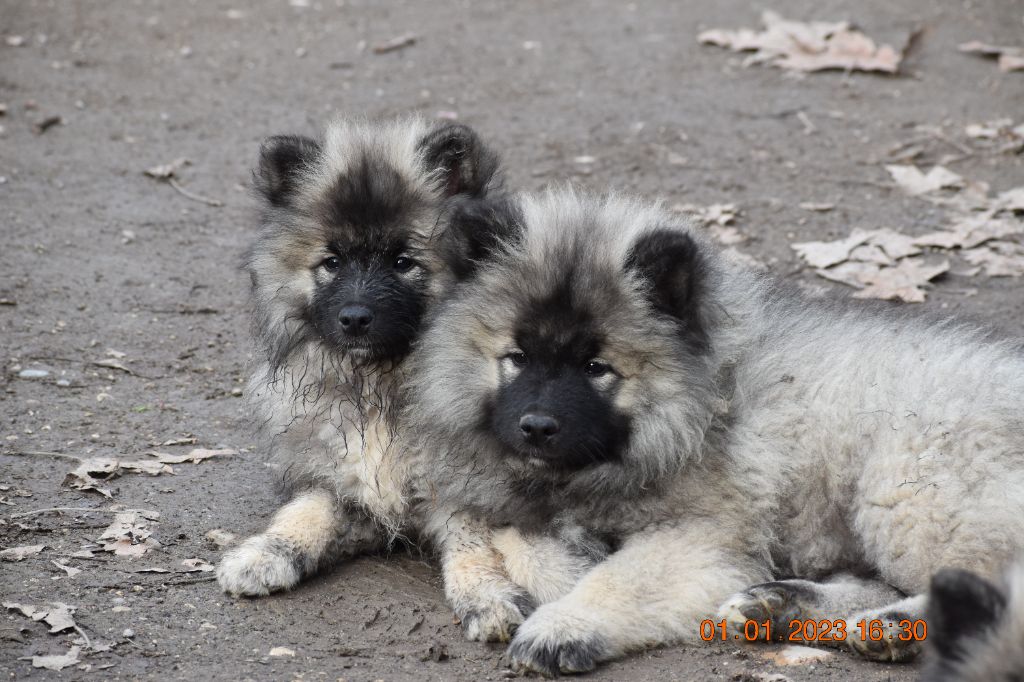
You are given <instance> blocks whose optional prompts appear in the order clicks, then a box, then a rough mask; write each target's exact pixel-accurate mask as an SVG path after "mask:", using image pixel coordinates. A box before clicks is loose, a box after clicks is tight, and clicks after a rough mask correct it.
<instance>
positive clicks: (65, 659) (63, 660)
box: [32, 646, 82, 671]
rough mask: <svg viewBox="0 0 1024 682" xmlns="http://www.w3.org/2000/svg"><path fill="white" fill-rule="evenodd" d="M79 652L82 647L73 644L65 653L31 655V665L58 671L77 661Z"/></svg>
mask: <svg viewBox="0 0 1024 682" xmlns="http://www.w3.org/2000/svg"><path fill="white" fill-rule="evenodd" d="M81 652H82V647H80V646H73V647H71V649H70V650H69V651H68V652H67V653H66V654H62V655H54V656H33V657H32V667H33V668H45V669H46V670H58V671H60V670H63V669H64V668H67V667H68V666H71V665H76V664H77V663H78V662H79V659H78V654H80V653H81Z"/></svg>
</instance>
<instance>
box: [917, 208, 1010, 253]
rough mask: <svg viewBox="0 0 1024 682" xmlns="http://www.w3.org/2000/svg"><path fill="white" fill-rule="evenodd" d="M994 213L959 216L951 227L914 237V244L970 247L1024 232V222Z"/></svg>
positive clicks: (940, 246) (939, 246)
mask: <svg viewBox="0 0 1024 682" xmlns="http://www.w3.org/2000/svg"><path fill="white" fill-rule="evenodd" d="M993 215H994V212H992V211H989V212H988V213H985V214H982V215H969V216H964V217H961V218H958V219H957V220H956V221H955V222H954V223H953V224H952V225H951V226H950V228H951V229H949V230H943V231H940V232H931V233H929V234H923V235H921V236H920V237H916V238H915V239H914V244H917V245H919V246H935V247H938V248H941V249H970V248H973V247H975V246H979V245H980V244H984V243H985V242H987V241H990V240H993V239H1000V238H1002V237H1008V236H1010V235H1014V234H1022V233H1024V222H1021V221H1019V220H1003V219H1000V218H994V217H993Z"/></svg>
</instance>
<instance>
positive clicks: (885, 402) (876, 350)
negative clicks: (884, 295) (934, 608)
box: [409, 191, 1024, 674]
mask: <svg viewBox="0 0 1024 682" xmlns="http://www.w3.org/2000/svg"><path fill="white" fill-rule="evenodd" d="M509 213H510V215H509V216H508V218H507V220H506V221H505V222H507V223H509V224H512V225H515V226H516V227H515V228H514V229H511V230H507V231H506V235H505V237H504V240H503V241H502V242H500V243H499V244H497V245H492V247H491V248H490V249H489V254H490V260H489V261H488V262H487V264H486V265H483V266H481V267H480V268H478V271H477V274H476V275H474V276H473V277H471V278H470V279H469V280H467V281H466V282H464V283H463V284H462V285H460V287H459V288H458V289H457V291H456V293H455V295H454V296H453V297H452V298H451V299H450V300H448V301H447V302H445V303H444V304H443V305H442V306H441V308H440V310H439V313H438V316H437V318H436V319H435V321H434V322H433V326H432V328H431V330H430V332H429V333H427V334H426V335H424V337H423V343H422V346H421V347H420V348H419V350H418V351H417V353H416V356H415V357H414V358H413V360H412V361H413V363H414V364H415V366H416V375H415V377H414V380H413V387H414V388H413V392H412V393H413V398H414V399H413V401H412V403H411V405H410V409H409V415H410V417H409V418H410V419H411V420H413V421H414V422H415V424H416V426H415V428H416V430H417V432H418V433H421V434H423V435H424V438H425V442H426V443H427V444H428V447H429V449H431V450H432V451H433V453H434V455H435V456H436V457H438V458H439V461H440V462H442V463H443V464H444V466H438V467H437V469H436V471H437V472H438V475H437V476H436V477H435V481H434V484H435V485H436V486H437V487H438V490H439V491H440V492H439V495H440V497H441V499H444V500H445V503H446V504H451V505H453V506H456V507H458V508H461V509H464V510H467V511H470V512H472V513H475V514H483V515H484V516H485V517H486V518H487V520H488V521H489V522H490V523H493V524H512V525H514V526H519V527H523V528H528V529H535V528H537V527H541V526H543V525H545V524H550V523H555V524H563V525H567V526H571V525H573V524H578V525H580V526H582V527H584V528H585V529H587V530H588V531H589V532H590V533H591V534H592V535H594V536H597V537H602V538H604V539H606V540H607V541H609V542H610V543H612V544H613V546H615V547H617V551H615V552H614V553H613V554H612V555H611V556H610V557H609V558H608V559H607V560H605V561H604V562H602V563H600V564H599V565H598V566H596V567H595V568H594V569H592V570H590V571H589V572H588V573H587V574H586V575H585V576H584V577H583V578H582V579H581V580H580V582H579V583H578V584H577V585H576V586H575V587H574V589H573V590H572V591H571V592H569V594H567V595H565V596H564V597H562V598H560V599H558V600H556V601H554V602H551V603H549V604H546V605H543V606H541V607H540V608H539V609H538V610H537V611H536V612H535V613H534V614H533V615H532V616H531V617H530V618H529V619H528V620H527V621H526V622H525V623H524V624H523V625H522V626H521V627H520V628H519V630H518V632H517V634H516V636H515V639H514V641H513V643H512V647H511V655H512V658H513V660H514V661H515V662H516V663H517V665H519V666H521V667H523V668H526V669H534V670H538V671H541V672H544V673H548V674H557V673H558V672H577V671H581V670H587V669H589V668H592V667H593V666H594V665H595V664H596V663H597V662H599V661H601V660H605V659H609V658H613V657H616V656H619V655H621V654H623V653H624V652H627V651H629V650H633V649H638V648H642V647H646V646H650V645H652V644H656V643H664V642H672V641H694V640H698V637H699V626H700V622H701V621H702V620H704V619H708V618H715V619H719V618H723V617H724V618H727V619H728V620H729V622H730V627H742V625H743V623H744V621H745V620H746V619H747V618H762V619H763V618H772V619H776V620H778V621H780V622H782V621H783V620H785V621H786V622H788V619H789V618H799V617H808V618H810V617H817V616H818V615H819V614H821V613H822V611H823V610H827V611H828V615H827V616H822V617H830V618H833V619H845V620H847V621H848V622H849V623H850V624H851V625H850V628H851V629H852V627H853V625H852V623H854V622H856V621H859V620H860V619H861V618H865V617H866V618H869V619H874V618H879V619H880V620H883V621H884V622H885V623H890V622H892V621H893V619H894V618H895V619H897V620H900V619H903V618H908V617H909V618H911V619H914V618H920V617H923V615H924V611H925V608H926V602H927V597H926V590H927V588H928V585H929V580H930V578H931V576H932V574H933V572H934V571H935V570H936V568H937V567H954V568H961V569H968V570H970V571H973V572H976V573H978V574H980V575H981V576H985V577H987V578H993V579H994V578H995V577H996V576H999V575H1000V574H1001V573H1002V571H1003V570H1004V568H1005V566H1006V565H1008V563H1009V562H1010V561H1011V559H1012V558H1013V557H1014V556H1015V555H1016V554H1017V553H1018V552H1020V551H1021V550H1022V549H1024V411H1022V410H1021V399H1022V396H1024V352H1022V348H1021V345H1020V343H1019V342H1010V341H1005V340H1000V339H998V338H995V337H994V336H992V335H990V334H988V333H987V332H985V331H984V330H980V329H977V328H974V327H971V326H967V325H962V324H956V323H953V322H948V321H935V320H931V319H927V318H925V317H921V316H916V315H911V314H905V313H899V312H894V311H893V310H891V309H889V308H885V307H882V306H869V305H864V304H857V303H849V302H846V301H836V300H829V299H818V298H809V297H807V296H806V295H803V294H801V293H799V292H798V291H796V290H794V289H792V288H790V287H787V286H784V285H782V284H779V283H776V282H774V281H772V280H771V279H770V278H769V277H768V276H766V275H764V274H762V273H758V272H753V271H751V270H749V269H747V268H745V267H744V266H741V265H737V264H733V263H732V262H729V261H727V260H725V259H724V258H723V257H722V256H721V255H720V254H719V253H718V252H717V251H716V250H715V248H714V247H712V246H711V245H710V244H709V243H708V242H707V241H706V240H705V239H704V238H703V237H702V236H701V235H700V234H698V233H697V232H696V231H694V230H693V229H692V228H690V227H689V226H688V225H686V224H684V223H681V222H680V221H679V219H678V218H676V217H674V216H672V215H669V214H667V213H665V212H663V211H662V210H660V209H659V208H657V207H654V206H650V205H647V204H644V203H641V202H638V201H630V200H623V199H618V198H605V199H596V198H591V197H586V196H580V195H577V194H575V193H573V192H571V191H554V192H549V193H547V194H544V195H541V196H526V197H524V198H522V199H521V200H520V201H519V202H518V203H516V202H513V204H512V208H510V209H509ZM560 396H561V397H560ZM595 415H597V416H598V417H599V418H596V417H595ZM586 425H589V428H590V429H592V430H593V431H594V432H595V433H600V434H601V435H602V437H601V438H600V439H590V438H588V436H587V435H586V433H587V430H586ZM538 433H540V435H538ZM517 438H518V440H517ZM850 574H855V575H858V576H861V577H860V578H853V577H850ZM865 576H866V577H867V579H864V577H865ZM512 577H513V578H514V579H517V580H524V578H516V576H514V575H513V576H512ZM778 578H789V579H791V580H777V581H776V582H772V583H765V581H768V580H774V579H778ZM826 579H827V580H826ZM752 586H753V587H752ZM776 631H777V632H778V630H776ZM783 631H785V626H784V625H783ZM886 632H887V633H890V632H892V630H891V627H890V628H889V629H888V630H887V631H886ZM847 642H848V643H849V644H850V645H851V646H852V647H854V648H855V649H857V650H858V651H859V652H860V653H862V654H863V655H865V656H868V657H871V658H875V659H880V660H905V659H907V658H910V657H912V656H913V655H914V654H915V653H916V651H917V649H918V648H919V646H920V645H919V643H918V642H902V641H900V640H898V639H894V640H889V639H888V638H883V639H882V640H881V641H870V640H869V641H862V640H861V639H860V638H859V637H850V638H849V639H848V640H847Z"/></svg>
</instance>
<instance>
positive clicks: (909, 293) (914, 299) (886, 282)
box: [853, 258, 949, 303]
mask: <svg viewBox="0 0 1024 682" xmlns="http://www.w3.org/2000/svg"><path fill="white" fill-rule="evenodd" d="M948 270H949V261H948V260H945V261H942V262H941V263H936V264H928V263H925V262H924V261H922V260H921V259H918V258H905V259H903V260H901V261H900V262H899V264H897V265H896V266H895V267H891V268H880V269H879V270H878V271H877V272H875V273H866V274H864V275H863V276H861V277H860V280H861V282H862V283H863V284H864V285H865V286H864V288H863V289H861V290H860V291H858V292H857V293H855V294H854V295H853V297H854V298H878V299H881V300H883V301H890V300H894V299H897V300H900V301H904V302H905V303H923V302H924V297H925V294H924V289H922V288H921V287H923V286H925V285H926V284H927V283H928V282H930V281H931V280H933V279H935V278H936V277H938V276H939V275H941V274H942V273H944V272H946V271H948Z"/></svg>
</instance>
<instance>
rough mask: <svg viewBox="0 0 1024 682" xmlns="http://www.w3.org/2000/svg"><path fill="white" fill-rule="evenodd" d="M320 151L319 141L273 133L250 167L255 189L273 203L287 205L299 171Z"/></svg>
mask: <svg viewBox="0 0 1024 682" xmlns="http://www.w3.org/2000/svg"><path fill="white" fill-rule="evenodd" d="M319 154H320V145H319V144H318V143H317V142H316V141H315V140H311V139H310V138H308V137H302V136H300V135H275V136H274V137H271V138H267V140H266V141H265V142H264V143H263V145H262V146H261V147H260V161H259V165H257V166H256V170H255V171H253V179H254V181H255V183H256V189H258V190H259V192H260V194H262V195H263V197H264V198H265V199H266V200H267V201H268V202H269V203H270V204H271V205H272V206H288V205H289V204H290V203H291V200H292V197H293V196H294V194H295V190H296V187H297V184H298V178H299V172H300V171H301V170H302V168H303V167H304V166H305V165H307V164H309V163H312V162H313V161H314V160H315V159H316V157H317V156H319Z"/></svg>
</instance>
